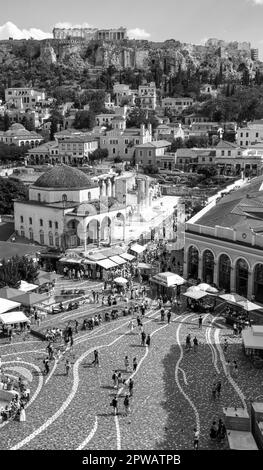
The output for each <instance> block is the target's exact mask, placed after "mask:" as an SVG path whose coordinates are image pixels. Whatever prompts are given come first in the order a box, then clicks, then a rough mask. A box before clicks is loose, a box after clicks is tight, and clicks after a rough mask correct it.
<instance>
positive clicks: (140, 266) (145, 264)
mask: <svg viewBox="0 0 263 470" xmlns="http://www.w3.org/2000/svg"><path fill="white" fill-rule="evenodd" d="M137 268H139V269H152V265H151V264H147V263H138V266H137Z"/></svg>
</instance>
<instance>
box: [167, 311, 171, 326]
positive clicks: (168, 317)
mask: <svg viewBox="0 0 263 470" xmlns="http://www.w3.org/2000/svg"><path fill="white" fill-rule="evenodd" d="M171 315H172V314H171V310H168V312H167V323H170V321H171Z"/></svg>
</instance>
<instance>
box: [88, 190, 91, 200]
mask: <svg viewBox="0 0 263 470" xmlns="http://www.w3.org/2000/svg"><path fill="white" fill-rule="evenodd" d="M88 201H91V192H90V191H89V192H88Z"/></svg>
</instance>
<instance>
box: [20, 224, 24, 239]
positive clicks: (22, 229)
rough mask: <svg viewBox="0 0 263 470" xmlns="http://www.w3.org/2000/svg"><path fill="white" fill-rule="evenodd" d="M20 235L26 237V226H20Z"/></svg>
mask: <svg viewBox="0 0 263 470" xmlns="http://www.w3.org/2000/svg"><path fill="white" fill-rule="evenodd" d="M20 235H21V237H24V236H25V229H24V227H23V226H22V225H21V227H20Z"/></svg>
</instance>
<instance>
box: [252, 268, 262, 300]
mask: <svg viewBox="0 0 263 470" xmlns="http://www.w3.org/2000/svg"><path fill="white" fill-rule="evenodd" d="M254 295H255V300H257V301H258V302H260V303H263V264H257V265H256V267H255V270H254Z"/></svg>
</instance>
